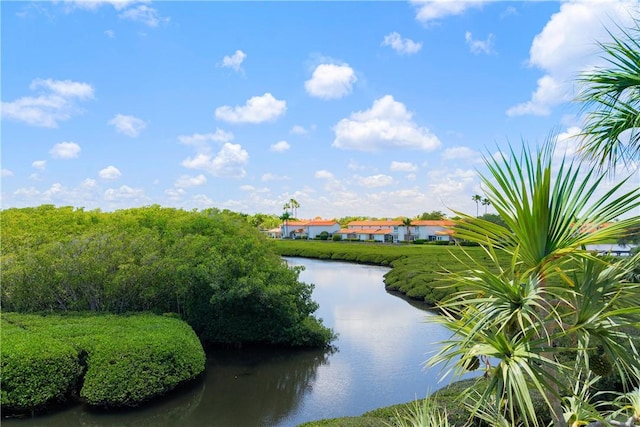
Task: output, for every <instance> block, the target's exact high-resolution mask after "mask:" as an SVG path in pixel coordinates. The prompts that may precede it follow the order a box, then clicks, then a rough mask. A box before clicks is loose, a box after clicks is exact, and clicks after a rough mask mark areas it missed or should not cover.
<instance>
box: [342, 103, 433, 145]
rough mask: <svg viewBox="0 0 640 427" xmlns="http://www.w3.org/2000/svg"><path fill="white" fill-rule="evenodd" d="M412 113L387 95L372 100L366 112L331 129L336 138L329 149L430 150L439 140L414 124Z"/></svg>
mask: <svg viewBox="0 0 640 427" xmlns="http://www.w3.org/2000/svg"><path fill="white" fill-rule="evenodd" d="M412 117H413V114H412V113H411V112H409V111H407V109H406V107H405V106H404V104H402V103H401V102H397V101H395V100H394V99H393V97H392V96H391V95H386V96H384V97H382V98H380V99H378V100H376V101H374V103H373V106H372V107H371V109H369V110H365V111H359V112H355V113H352V114H351V116H350V118H349V119H342V120H340V121H339V122H338V123H337V124H336V125H335V126H334V128H333V130H334V131H335V134H336V138H335V139H334V141H333V144H332V145H333V146H334V147H337V148H342V149H351V150H360V151H377V150H381V149H395V148H408V149H415V150H433V149H435V148H438V147H439V146H440V140H439V139H438V137H437V136H435V135H434V134H432V133H431V132H430V131H429V130H428V129H427V128H424V127H420V126H418V125H416V124H415V123H414V122H413V121H412V120H411V119H412Z"/></svg>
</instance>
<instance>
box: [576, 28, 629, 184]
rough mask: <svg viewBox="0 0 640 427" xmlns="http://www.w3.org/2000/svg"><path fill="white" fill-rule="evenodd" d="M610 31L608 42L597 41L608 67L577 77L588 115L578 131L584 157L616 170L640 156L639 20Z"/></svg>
mask: <svg viewBox="0 0 640 427" xmlns="http://www.w3.org/2000/svg"><path fill="white" fill-rule="evenodd" d="M634 24H635V27H634V28H631V29H629V30H624V29H621V30H622V34H621V36H618V37H617V36H614V35H613V34H612V33H611V32H609V34H610V35H611V38H612V39H613V40H612V42H610V43H599V46H600V48H601V50H602V53H603V56H604V59H605V60H606V61H607V66H605V67H599V68H596V69H594V70H592V71H589V72H586V73H584V74H582V75H581V76H580V78H579V79H578V81H579V82H580V83H581V84H582V86H583V89H582V91H581V92H580V93H579V95H578V97H577V100H578V101H579V102H582V103H583V104H584V107H585V109H592V110H591V111H590V112H588V114H587V120H586V124H585V126H584V128H583V132H582V134H581V137H582V146H581V151H582V153H583V154H584V156H585V158H587V159H589V160H590V161H592V162H593V163H594V164H596V165H598V166H599V167H601V168H608V170H609V172H610V173H612V174H613V173H614V172H615V167H616V165H617V164H618V162H623V163H625V164H627V165H628V164H629V163H630V162H632V161H634V160H638V159H639V158H640V22H639V21H638V20H637V19H636V20H634Z"/></svg>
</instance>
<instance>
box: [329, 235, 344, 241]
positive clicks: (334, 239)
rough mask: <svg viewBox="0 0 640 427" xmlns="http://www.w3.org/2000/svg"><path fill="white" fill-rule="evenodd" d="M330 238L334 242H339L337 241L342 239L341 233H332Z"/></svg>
mask: <svg viewBox="0 0 640 427" xmlns="http://www.w3.org/2000/svg"><path fill="white" fill-rule="evenodd" d="M331 240H333V241H334V242H339V241H341V240H342V234H334V235H333V236H332V237H331Z"/></svg>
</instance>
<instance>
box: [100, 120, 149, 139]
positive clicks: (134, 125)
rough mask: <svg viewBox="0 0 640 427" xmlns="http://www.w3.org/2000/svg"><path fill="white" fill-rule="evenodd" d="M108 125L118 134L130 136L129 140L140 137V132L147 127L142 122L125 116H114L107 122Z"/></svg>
mask: <svg viewBox="0 0 640 427" xmlns="http://www.w3.org/2000/svg"><path fill="white" fill-rule="evenodd" d="M109 124H110V125H112V126H113V127H115V128H116V131H118V132H119V133H121V134H124V135H127V136H130V137H131V138H135V137H137V136H138V135H140V132H142V131H143V130H144V128H146V127H147V123H146V122H145V121H144V120H142V119H139V118H137V117H134V116H127V115H125V114H116V115H115V116H114V117H113V118H112V119H111V120H109Z"/></svg>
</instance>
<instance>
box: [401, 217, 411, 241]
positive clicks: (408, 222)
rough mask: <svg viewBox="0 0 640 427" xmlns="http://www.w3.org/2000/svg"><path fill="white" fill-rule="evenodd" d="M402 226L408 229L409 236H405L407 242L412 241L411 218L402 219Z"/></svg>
mask: <svg viewBox="0 0 640 427" xmlns="http://www.w3.org/2000/svg"><path fill="white" fill-rule="evenodd" d="M402 225H404V226H405V227H406V228H407V234H405V236H404V240H405V241H407V242H408V241H410V240H411V218H402Z"/></svg>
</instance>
